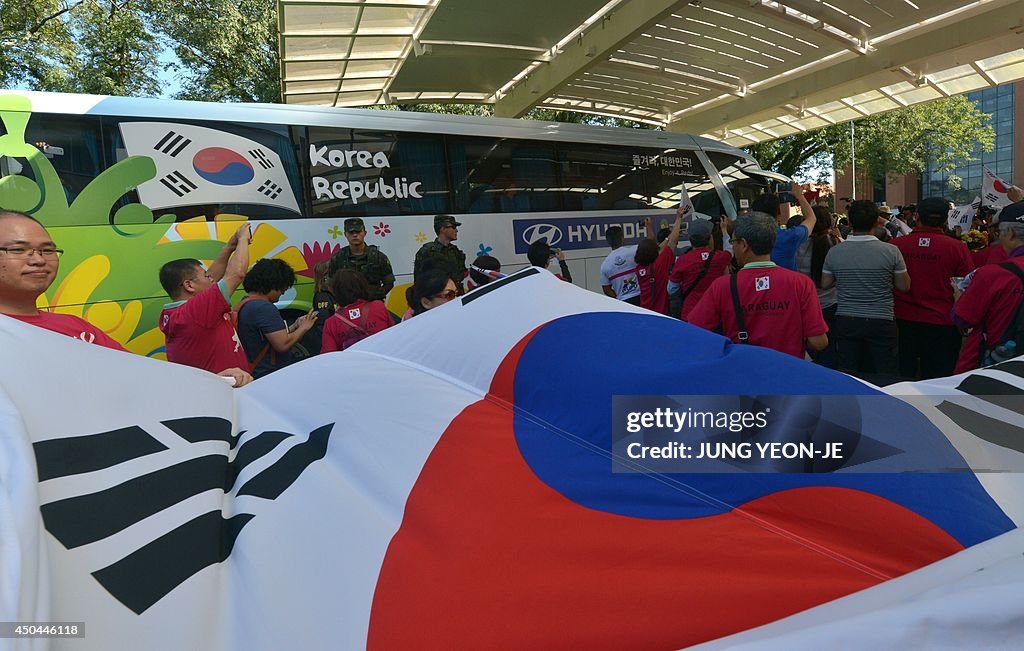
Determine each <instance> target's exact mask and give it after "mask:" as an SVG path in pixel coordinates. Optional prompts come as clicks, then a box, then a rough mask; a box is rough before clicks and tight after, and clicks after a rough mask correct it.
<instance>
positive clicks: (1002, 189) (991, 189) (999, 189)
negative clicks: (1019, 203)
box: [981, 167, 1013, 208]
mask: <svg viewBox="0 0 1024 651" xmlns="http://www.w3.org/2000/svg"><path fill="white" fill-rule="evenodd" d="M984 169H985V175H984V179H983V180H982V183H981V198H982V200H983V201H984V203H985V205H986V206H992V207H993V208H1002V207H1003V206H1009V205H1010V204H1011V203H1013V201H1011V200H1010V198H1009V197H1008V196H1006V191H1007V190H1009V189H1010V184H1009V183H1007V182H1006V181H1004V180H1002V179H1001V178H999V177H998V176H996V175H995V174H993V173H992V171H991V170H989V169H988V168H987V167H986V168H984Z"/></svg>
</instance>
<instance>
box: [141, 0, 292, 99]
mask: <svg viewBox="0 0 1024 651" xmlns="http://www.w3.org/2000/svg"><path fill="white" fill-rule="evenodd" d="M145 13H146V16H147V18H148V19H149V21H150V23H151V25H152V27H153V29H155V30H156V32H157V33H159V34H160V35H161V37H162V38H164V39H166V41H167V42H168V44H169V45H170V47H171V49H172V50H173V51H174V53H175V54H176V55H177V57H178V60H179V61H180V63H177V62H175V63H171V64H169V65H170V67H171V68H173V71H174V73H175V75H176V76H177V78H178V80H179V81H180V82H181V84H182V89H181V91H179V92H178V93H177V94H176V95H175V97H177V98H179V99H194V100H203V101H209V102H279V101H281V71H280V67H279V59H278V43H277V39H278V31H277V2H276V1H275V0H206V1H205V2H181V1H180V0H148V1H147V2H146V12H145Z"/></svg>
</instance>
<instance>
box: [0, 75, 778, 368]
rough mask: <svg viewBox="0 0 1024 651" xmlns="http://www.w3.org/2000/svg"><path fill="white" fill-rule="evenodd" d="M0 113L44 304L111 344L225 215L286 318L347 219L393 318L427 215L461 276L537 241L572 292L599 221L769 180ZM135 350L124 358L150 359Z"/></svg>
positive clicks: (150, 307)
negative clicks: (39, 254)
mask: <svg viewBox="0 0 1024 651" xmlns="http://www.w3.org/2000/svg"><path fill="white" fill-rule="evenodd" d="M0 117H2V118H3V135H0V206H3V207H4V208H8V209H18V210H23V211H25V212H29V213H32V214H34V215H35V216H36V217H38V218H39V219H40V221H42V222H43V223H44V224H45V225H46V226H47V227H48V228H50V229H51V231H55V239H56V240H57V242H58V244H59V245H60V246H61V247H63V248H64V249H66V250H67V253H66V254H65V256H64V257H63V258H62V261H61V275H60V276H59V278H58V282H57V283H55V284H54V288H53V289H51V292H50V293H49V294H48V295H47V297H46V300H47V302H48V303H49V304H50V306H51V307H52V308H53V309H58V310H64V311H68V312H73V313H76V314H81V315H83V316H85V317H86V318H89V319H90V320H93V321H95V322H98V324H100V325H101V327H104V329H114V330H115V331H116V336H119V337H120V338H121V339H122V340H132V339H133V338H138V337H140V336H142V334H144V333H147V332H148V333H151V332H152V330H151V329H152V328H153V327H155V315H156V314H158V313H159V308H160V306H161V305H162V304H163V302H164V301H165V300H166V297H165V296H164V294H163V292H162V290H161V289H160V287H159V284H158V283H157V280H156V275H157V270H158V269H159V267H160V265H161V264H162V263H163V262H164V261H166V260H169V259H174V258H180V257H195V258H198V259H201V260H210V259H212V258H213V257H214V255H215V254H216V250H217V249H218V248H219V246H220V242H221V241H223V240H226V239H227V236H228V235H229V234H230V233H231V232H232V228H231V226H230V222H231V220H236V219H240V218H246V219H249V220H250V221H251V222H252V224H253V227H254V231H255V234H254V242H253V246H254V250H253V256H254V257H253V260H255V259H256V257H258V256H266V257H281V258H283V259H285V260H287V261H288V262H289V263H290V264H291V265H292V266H293V267H294V268H295V269H296V271H297V272H298V273H299V282H298V283H297V285H296V288H295V290H293V291H292V292H289V294H287V295H286V296H285V297H284V298H283V299H282V302H281V303H280V304H279V305H280V306H281V307H282V308H286V309H294V310H296V311H297V310H307V309H308V308H309V303H310V298H311V294H312V292H311V284H312V267H313V265H314V264H315V263H316V262H317V261H319V260H322V259H325V258H326V257H329V256H330V255H331V254H332V253H333V252H334V251H336V250H337V249H338V248H340V247H341V246H344V245H346V244H347V242H346V241H345V237H344V233H343V226H342V224H343V221H344V220H345V219H346V218H349V217H361V218H362V219H363V220H364V223H365V225H366V231H367V238H366V241H367V243H369V244H375V245H377V246H378V247H379V248H380V249H381V250H382V251H383V252H384V253H386V254H387V256H388V257H389V258H390V260H391V263H392V266H393V268H394V272H395V275H396V276H397V285H396V290H395V291H392V293H391V296H390V297H389V301H388V303H389V307H391V308H392V309H393V311H397V310H400V309H401V308H402V306H403V304H404V300H403V295H404V285H405V284H408V283H410V282H412V267H413V258H414V256H415V254H416V251H417V250H418V249H419V247H420V246H421V245H422V244H423V243H424V242H426V241H429V240H432V239H434V237H435V234H434V230H433V216H434V215H436V214H441V213H444V214H451V215H455V216H456V217H457V219H458V220H459V221H460V222H462V227H461V228H460V229H459V239H458V242H457V244H458V246H459V247H460V248H461V249H462V250H463V251H464V252H465V254H466V258H467V262H471V261H472V260H473V259H474V258H475V257H476V256H478V255H481V254H487V255H492V256H494V257H496V258H497V259H498V260H499V261H500V262H501V264H502V269H503V271H514V270H517V269H520V268H522V267H523V266H525V265H526V264H527V259H526V250H527V247H528V246H529V244H530V242H532V241H533V240H535V239H537V238H540V237H547V238H548V241H549V242H550V243H551V244H552V245H553V246H556V247H559V248H561V249H562V250H563V251H565V254H566V257H567V259H568V261H569V267H570V270H571V272H572V276H573V279H574V282H575V283H576V284H578V285H581V286H584V287H587V288H589V289H592V290H596V291H600V286H599V281H598V278H599V268H600V264H601V261H602V260H603V259H604V258H605V256H606V255H607V253H608V250H609V249H608V248H607V245H606V244H605V238H604V236H605V231H606V230H607V228H608V227H609V226H612V225H616V224H617V225H621V226H623V228H624V229H625V234H626V238H627V243H633V242H635V241H637V238H638V237H640V236H642V232H641V230H640V228H638V223H639V222H641V221H642V220H643V219H644V218H645V217H647V216H653V217H655V223H657V224H667V223H668V222H669V221H670V220H671V218H672V215H673V214H674V211H675V208H676V207H677V206H678V205H679V200H680V193H681V190H682V188H683V187H684V186H685V188H686V191H687V193H688V194H689V196H690V198H691V199H692V201H693V203H694V206H695V209H696V211H697V212H698V213H702V214H703V215H704V216H708V217H718V216H719V215H730V216H735V214H736V210H737V207H739V206H741V205H745V203H746V202H747V201H749V200H751V199H753V197H755V196H757V195H758V194H760V193H762V192H764V191H765V189H766V188H767V187H768V186H769V184H770V183H773V182H774V181H775V180H783V179H784V177H779V176H778V175H775V174H772V173H770V172H765V171H763V170H761V169H759V167H758V165H757V163H756V161H754V160H753V159H752V158H750V156H749V155H748V154H746V153H745V152H743V151H741V150H739V149H736V148H734V147H730V146H728V145H725V144H722V143H719V142H715V141H713V140H709V139H705V138H699V137H693V136H690V135H686V134H681V133H670V132H664V131H654V130H646V129H615V128H605V127H593V126H582V125H574V124H561V123H552V122H539V121H529V120H511V119H501V118H472V117H457V116H450V115H433V114H428V113H417V112H406V111H385V110H353V109H333V108H318V107H297V106H284V105H254V104H210V103H203V102H182V101H167V100H153V99H129V98H120V97H100V96H90V95H67V94H57V93H34V92H22V91H0ZM136 303H137V305H135V306H134V307H133V305H134V304H136ZM136 312H139V314H140V315H141V316H140V317H139V318H138V320H137V322H135V323H134V325H133V323H132V321H133V320H134V319H135V316H134V315H135V313H136ZM126 319H127V320H128V321H127V322H126V321H125V320H126ZM118 328H120V329H119V330H118ZM152 339H153V337H152V336H150V337H149V339H147V340H146V342H144V343H140V344H139V345H138V346H136V348H138V349H139V350H140V351H143V352H147V354H151V353H154V352H156V353H159V347H160V346H162V342H158V344H159V345H157V344H154V343H153V341H152ZM149 345H152V346H154V347H153V348H147V346H149Z"/></svg>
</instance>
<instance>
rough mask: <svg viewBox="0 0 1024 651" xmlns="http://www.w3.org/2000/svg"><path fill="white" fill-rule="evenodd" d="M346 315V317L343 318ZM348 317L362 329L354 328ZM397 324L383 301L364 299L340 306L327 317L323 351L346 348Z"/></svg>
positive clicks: (321, 350)
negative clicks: (346, 321) (346, 320)
mask: <svg viewBox="0 0 1024 651" xmlns="http://www.w3.org/2000/svg"><path fill="white" fill-rule="evenodd" d="M343 317H344V318H343ZM345 319H348V320H349V321H351V322H352V323H354V324H355V325H357V326H359V328H360V330H357V329H355V328H353V327H352V326H351V325H349V324H348V323H345ZM394 324H395V322H394V320H393V319H392V318H391V314H390V313H388V308H387V307H385V305H384V303H383V301H373V302H367V301H364V300H362V299H360V300H358V301H356V302H355V303H352V304H351V305H346V306H345V307H341V308H338V310H337V311H336V312H335V313H334V315H333V316H331V317H330V318H328V319H327V323H325V324H324V337H323V346H322V347H321V348H320V352H322V353H330V352H334V351H336V350H345V349H346V348H348V347H349V346H351V345H352V344H354V343H356V342H359V341H362V340H363V339H366V338H367V337H368V336H370V335H372V334H375V333H377V332H380V331H381V330H383V329H384V328H390V327H391V326H393V325H394Z"/></svg>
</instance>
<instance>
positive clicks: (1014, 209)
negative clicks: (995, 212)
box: [999, 201, 1024, 224]
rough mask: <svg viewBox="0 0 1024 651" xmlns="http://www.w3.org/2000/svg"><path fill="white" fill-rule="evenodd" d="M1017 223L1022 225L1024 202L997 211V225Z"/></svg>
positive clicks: (1023, 222) (1023, 221) (1023, 220)
mask: <svg viewBox="0 0 1024 651" xmlns="http://www.w3.org/2000/svg"><path fill="white" fill-rule="evenodd" d="M1006 222H1018V223H1021V224H1024V201H1018V202H1017V203H1011V204H1010V205H1009V206H1006V207H1004V208H1003V209H1002V210H1000V211H999V223H1000V224H1005V223H1006Z"/></svg>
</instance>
